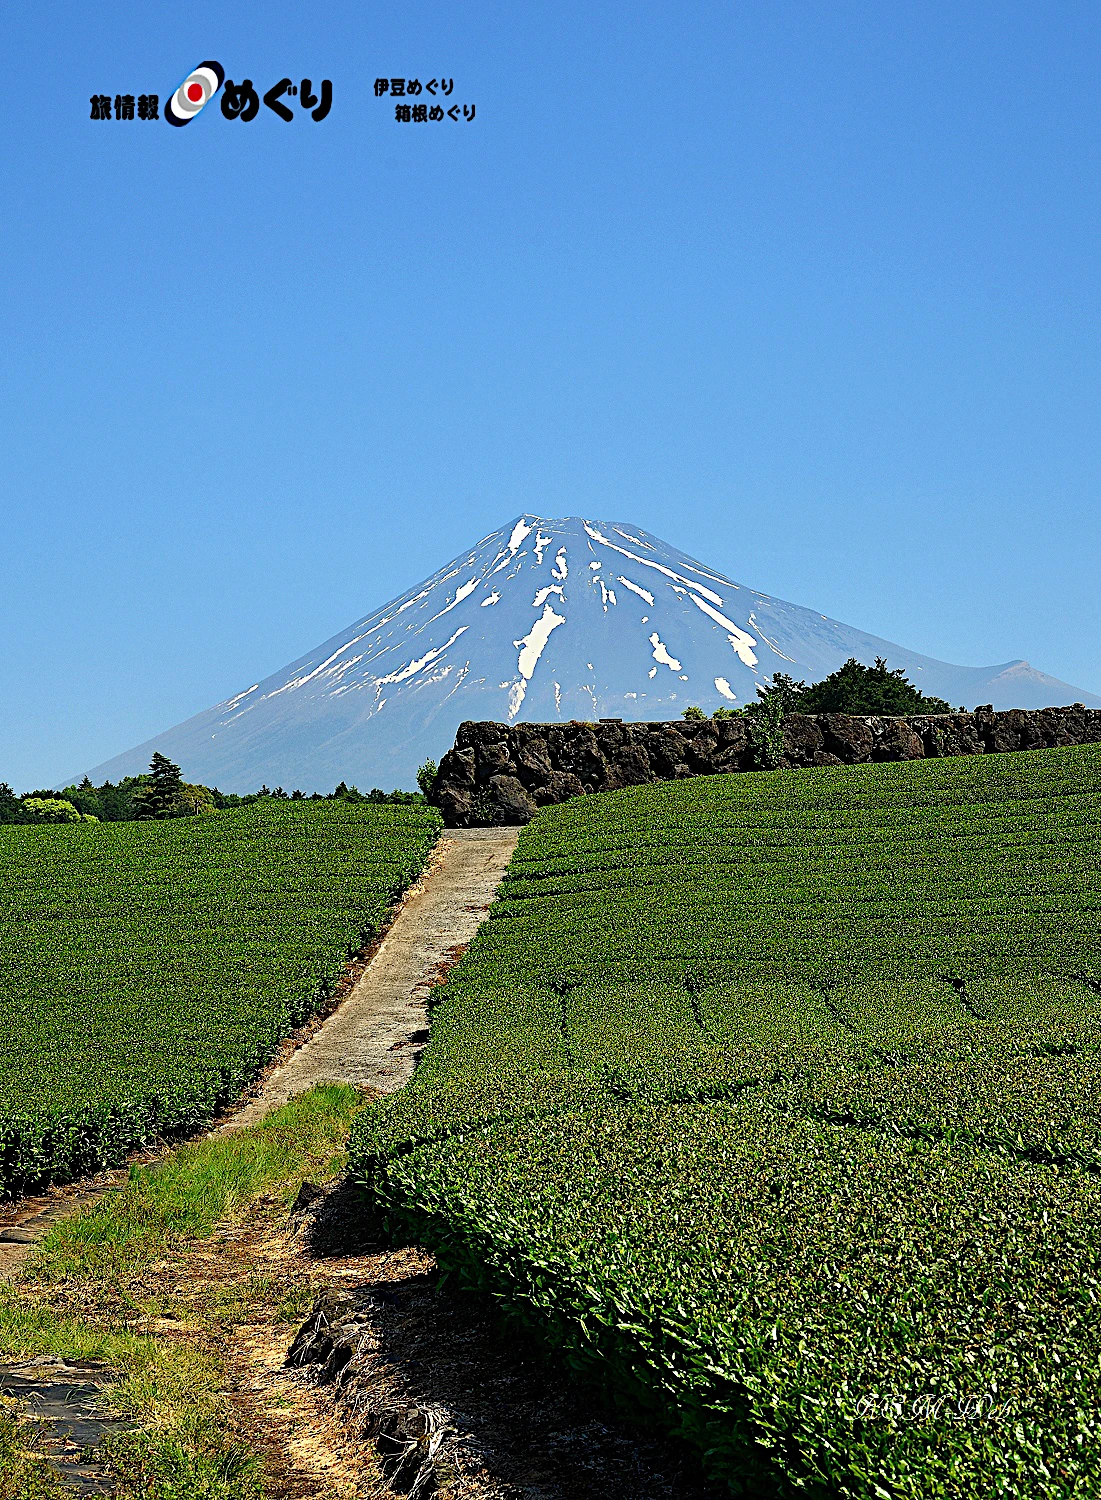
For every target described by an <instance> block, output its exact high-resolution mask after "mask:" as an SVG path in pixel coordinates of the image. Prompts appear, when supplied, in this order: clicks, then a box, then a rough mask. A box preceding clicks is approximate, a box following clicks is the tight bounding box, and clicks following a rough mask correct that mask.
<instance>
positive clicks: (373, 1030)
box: [220, 828, 520, 1130]
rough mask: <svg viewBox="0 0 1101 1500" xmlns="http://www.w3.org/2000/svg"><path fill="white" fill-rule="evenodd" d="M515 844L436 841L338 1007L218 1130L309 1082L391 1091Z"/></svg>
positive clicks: (492, 839)
mask: <svg viewBox="0 0 1101 1500" xmlns="http://www.w3.org/2000/svg"><path fill="white" fill-rule="evenodd" d="M519 836H520V830H519V829H518V828H456V829H450V830H448V831H447V832H446V833H444V834H443V835H442V836H441V838H440V841H439V843H438V844H437V845H436V848H435V849H434V850H433V852H432V858H431V860H430V861H429V865H428V868H427V870H426V871H425V873H424V875H423V876H422V877H421V879H420V880H419V881H418V882H417V883H416V884H415V885H413V886H411V887H410V889H409V890H408V892H407V893H406V895H405V898H404V900H403V901H402V903H401V905H400V907H399V908H398V911H397V914H396V916H395V917H394V919H393V921H392V922H391V924H390V926H389V928H388V929H387V932H386V935H385V937H384V938H383V939H382V942H381V943H380V944H379V947H378V949H377V951H376V952H375V954H374V956H373V957H372V958H371V960H370V962H369V963H368V964H367V965H366V967H365V968H364V970H363V972H362V974H361V975H360V976H359V979H358V980H357V981H356V983H355V984H354V986H353V987H352V990H351V992H350V993H349V995H348V996H347V998H346V999H345V1000H344V1001H343V1002H342V1004H341V1005H340V1006H339V1007H338V1009H337V1010H336V1011H334V1012H333V1014H332V1015H331V1016H330V1017H329V1018H328V1020H326V1021H325V1022H324V1024H323V1025H322V1026H321V1027H320V1028H319V1029H318V1030H317V1031H316V1032H315V1033H314V1035H313V1036H312V1037H310V1039H309V1041H307V1042H305V1043H304V1044H303V1045H302V1046H301V1047H299V1048H298V1049H297V1051H295V1052H293V1053H292V1054H291V1056H290V1058H289V1059H288V1060H287V1061H286V1062H285V1063H283V1064H282V1065H281V1066H280V1067H277V1068H276V1069H275V1070H274V1072H272V1073H271V1074H270V1075H269V1076H268V1078H267V1079H266V1080H265V1082H264V1084H263V1086H262V1088H261V1089H260V1091H259V1093H258V1094H257V1095H256V1097H255V1098H254V1099H252V1100H250V1101H249V1103H247V1104H246V1105H245V1106H244V1107H243V1108H242V1109H239V1110H237V1111H236V1112H235V1113H234V1114H233V1116H232V1117H231V1118H230V1119H228V1120H226V1121H225V1123H224V1124H223V1125H222V1126H221V1127H220V1128H221V1129H222V1130H239V1129H240V1128H241V1127H242V1126H245V1125H254V1124H256V1122H257V1121H258V1120H260V1119H262V1118H263V1116H264V1115H265V1114H267V1112H268V1110H270V1109H273V1108H274V1107H275V1106H276V1105H279V1104H285V1103H286V1101H287V1100H288V1099H290V1098H292V1097H293V1096H294V1095H295V1094H300V1093H302V1091H303V1090H304V1089H307V1088H310V1087H311V1086H312V1085H313V1084H315V1083H352V1084H355V1085H356V1087H357V1088H374V1089H378V1090H379V1091H380V1092H381V1093H384V1094H385V1093H390V1092H392V1091H393V1090H394V1089H397V1088H400V1087H401V1085H402V1084H403V1083H404V1082H405V1081H406V1079H407V1078H408V1077H409V1075H410V1074H411V1073H412V1071H413V1065H414V1063H415V1061H416V1058H417V1054H418V1053H419V1051H420V1048H421V1047H422V1046H423V1044H424V1042H425V1041H426V1040H427V1031H426V1029H425V1028H426V1025H427V1010H426V1001H427V998H428V992H429V990H430V989H431V988H432V986H433V985H434V984H435V983H436V982H437V980H438V979H439V978H440V977H441V976H442V975H443V974H444V973H445V972H446V971H447V969H448V968H450V966H451V964H452V963H453V962H454V961H455V959H456V958H457V957H458V952H459V951H460V950H462V949H464V948H465V947H466V945H467V944H468V943H469V942H470V940H471V938H472V937H473V936H474V934H475V932H477V930H478V928H479V927H480V926H481V924H482V922H483V920H484V918H485V915H486V912H487V911H488V910H489V906H490V903H491V902H492V900H493V895H494V892H495V891H496V889H497V886H498V885H499V884H500V881H501V877H502V875H503V874H504V873H505V867H506V866H507V865H508V862H509V859H510V858H511V857H512V851H513V850H514V849H515V847H516V840H517V839H518V838H519Z"/></svg>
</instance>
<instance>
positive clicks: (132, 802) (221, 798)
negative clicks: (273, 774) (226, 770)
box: [0, 750, 435, 824]
mask: <svg viewBox="0 0 1101 1500" xmlns="http://www.w3.org/2000/svg"><path fill="white" fill-rule="evenodd" d="M423 769H424V768H423V767H422V770H423ZM434 769H435V768H433V774H434ZM418 779H420V778H419V777H418ZM429 784H430V783H429ZM266 797H270V798H277V799H281V800H285V801H291V802H321V801H330V802H331V801H341V802H409V803H417V804H421V803H423V802H424V800H425V798H424V796H423V794H422V793H421V792H402V791H392V792H384V791H382V790H381V789H380V788H379V787H373V788H372V789H371V791H369V792H361V791H360V790H359V789H358V788H357V787H355V786H348V785H347V784H346V783H345V782H343V781H342V782H341V783H340V784H339V786H337V787H336V788H335V790H333V791H332V792H328V793H323V792H310V793H307V792H301V791H297V790H296V791H291V792H286V791H284V790H283V788H282V787H281V786H277V787H275V788H274V790H273V789H272V788H270V787H268V786H266V785H265V786H262V787H261V788H260V789H259V791H256V792H246V793H244V794H243V795H242V794H238V793H236V792H220V791H219V790H218V788H217V787H208V786H202V785H200V784H199V783H198V782H190V781H185V780H184V779H183V772H182V771H181V769H180V767H179V766H177V765H176V764H175V763H174V762H173V761H171V760H169V759H168V757H167V756H166V755H162V754H161V753H160V751H159V750H158V751H155V752H154V754H153V759H152V760H151V761H150V763H149V770H148V771H145V772H143V773H142V774H141V775H140V776H124V777H123V778H122V780H121V781H116V782H111V781H105V782H104V783H103V784H102V786H93V784H92V782H91V781H90V780H89V778H88V777H87V776H85V778H84V780H83V781H81V782H80V783H79V784H75V783H74V784H73V785H72V786H67V787H65V788H63V790H61V791H57V790H38V791H33V792H25V793H24V794H23V795H22V796H21V797H20V796H17V795H16V793H15V792H13V791H12V789H11V787H10V786H9V785H8V784H7V782H5V781H0V824H3V823H131V822H144V821H147V820H150V819H160V818H194V817H200V818H201V817H210V816H211V815H212V814H214V813H217V812H220V811H222V809H224V808H227V807H245V806H247V805H248V804H249V803H250V802H260V801H263V799H264V798H266Z"/></svg>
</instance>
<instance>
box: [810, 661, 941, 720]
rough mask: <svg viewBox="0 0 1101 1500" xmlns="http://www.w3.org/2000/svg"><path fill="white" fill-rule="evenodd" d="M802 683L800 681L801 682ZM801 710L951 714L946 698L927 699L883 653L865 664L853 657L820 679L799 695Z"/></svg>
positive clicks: (835, 712) (827, 712) (812, 711)
mask: <svg viewBox="0 0 1101 1500" xmlns="http://www.w3.org/2000/svg"><path fill="white" fill-rule="evenodd" d="M800 686H801V684H800ZM797 711H798V712H799V713H806V714H950V713H951V712H952V709H951V707H950V706H949V705H948V704H947V703H946V702H945V701H944V699H943V698H927V697H925V696H924V694H923V693H922V692H921V691H920V689H919V688H916V687H915V686H914V684H913V683H912V682H910V681H909V680H908V679H907V677H906V675H905V673H904V672H903V670H902V668H901V667H896V668H895V669H894V671H889V670H888V667H887V663H886V661H885V660H884V658H883V657H882V656H877V657H876V659H875V666H874V667H866V666H864V664H863V663H862V662H858V661H857V660H856V658H855V657H854V656H850V657H849V659H848V661H847V662H846V663H845V665H844V666H842V667H838V669H837V671H836V672H831V673H830V675H829V676H828V677H824V678H823V679H822V681H821V682H816V683H815V684H814V685H813V686H812V687H809V688H806V689H805V690H804V691H803V692H802V693H801V694H800V695H799V702H798V710H797Z"/></svg>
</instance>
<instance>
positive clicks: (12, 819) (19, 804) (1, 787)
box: [0, 781, 31, 823]
mask: <svg viewBox="0 0 1101 1500" xmlns="http://www.w3.org/2000/svg"><path fill="white" fill-rule="evenodd" d="M30 821H31V815H30V813H28V811H27V809H26V808H25V807H24V806H23V800H22V798H21V797H17V796H16V795H15V793H14V792H13V791H12V789H11V787H10V786H9V785H8V783H7V782H6V781H0V823H29V822H30Z"/></svg>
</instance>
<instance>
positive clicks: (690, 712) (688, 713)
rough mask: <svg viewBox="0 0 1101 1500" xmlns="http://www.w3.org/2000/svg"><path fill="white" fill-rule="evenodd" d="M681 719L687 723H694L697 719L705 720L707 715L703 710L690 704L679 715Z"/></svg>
mask: <svg viewBox="0 0 1101 1500" xmlns="http://www.w3.org/2000/svg"><path fill="white" fill-rule="evenodd" d="M681 718H682V719H687V720H688V721H689V723H695V722H696V721H697V720H699V719H706V718H707V715H706V714H705V713H704V711H703V709H702V708H699V707H697V705H696V704H695V703H690V704H689V705H688V707H687V708H686V709H685V710H684V711H683V713H682V714H681Z"/></svg>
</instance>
